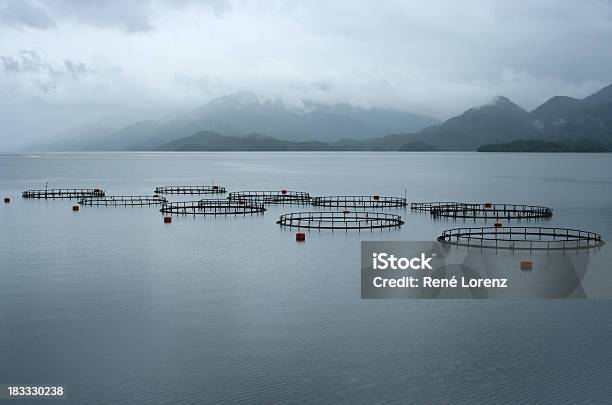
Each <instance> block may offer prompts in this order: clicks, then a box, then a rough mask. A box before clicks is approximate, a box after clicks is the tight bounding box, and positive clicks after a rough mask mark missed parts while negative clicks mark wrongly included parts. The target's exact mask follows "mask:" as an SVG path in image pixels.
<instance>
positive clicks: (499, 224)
mask: <svg viewBox="0 0 612 405" xmlns="http://www.w3.org/2000/svg"><path fill="white" fill-rule="evenodd" d="M494 226H495V227H496V228H501V227H502V226H503V225H502V223H501V222H499V221H497V222H496V223H495V225H494Z"/></svg>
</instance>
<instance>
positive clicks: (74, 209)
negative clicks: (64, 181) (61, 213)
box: [72, 205, 81, 211]
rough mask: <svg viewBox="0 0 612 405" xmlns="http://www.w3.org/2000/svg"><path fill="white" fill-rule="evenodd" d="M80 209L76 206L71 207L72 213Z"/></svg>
mask: <svg viewBox="0 0 612 405" xmlns="http://www.w3.org/2000/svg"><path fill="white" fill-rule="evenodd" d="M80 209H81V207H79V206H78V205H73V206H72V211H78V210H80Z"/></svg>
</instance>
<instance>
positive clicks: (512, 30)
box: [0, 0, 612, 147]
mask: <svg viewBox="0 0 612 405" xmlns="http://www.w3.org/2000/svg"><path fill="white" fill-rule="evenodd" d="M611 44H612V1H603V0H592V1H581V0H538V1H528V0H515V1H498V0H463V1H462V0H437V1H435V2H432V1H424V0H423V1H403V0H385V1H380V2H375V1H371V0H334V1H323V0H311V1H297V0H296V1H278V0H261V1H255V0H206V1H204V0H203V1H197V0H174V1H172V0H97V1H87V0H0V56H1V59H0V121H3V122H9V121H10V122H12V123H15V122H21V124H19V125H16V126H14V128H13V129H14V130H13V131H4V133H9V132H10V133H18V134H20V136H30V137H33V136H34V135H35V134H33V133H32V132H31V131H30V130H29V129H28V128H30V127H29V125H30V123H32V122H33V121H32V120H30V119H29V118H28V117H29V116H30V115H29V114H26V113H25V112H26V111H38V112H39V113H41V112H42V111H43V110H44V111H47V112H48V111H54V112H57V111H69V110H71V109H79V111H84V110H88V111H90V112H91V114H92V115H95V114H98V115H100V116H101V115H103V114H112V113H114V112H116V111H126V110H130V109H133V108H138V107H142V106H146V107H147V108H149V107H150V108H151V109H152V110H153V109H154V110H156V111H159V112H161V113H165V112H168V111H172V110H174V109H176V108H180V109H189V108H195V107H197V106H199V105H202V104H204V103H206V102H207V101H209V100H211V99H212V98H214V97H217V96H221V95H224V94H228V93H233V92H238V91H242V90H247V91H251V92H254V93H257V94H260V95H263V96H264V97H268V98H272V99H277V98H280V99H283V100H285V101H286V102H287V103H290V104H292V105H294V106H296V107H299V104H300V103H301V101H302V100H309V101H314V102H321V103H338V102H342V103H352V104H356V105H359V106H362V107H383V108H384V107H392V108H397V109H402V110H407V111H413V112H419V113H423V114H428V115H433V116H436V117H437V118H441V119H444V118H448V117H449V116H452V115H455V114H458V113H461V112H462V111H464V110H466V109H468V108H470V107H472V106H474V105H478V104H482V103H485V102H487V100H489V99H491V98H492V97H494V96H496V95H505V96H507V97H509V98H510V99H512V101H514V102H516V103H517V104H519V105H521V106H523V107H524V108H526V109H532V108H534V107H536V106H537V105H539V104H540V103H542V102H544V101H545V100H546V99H548V98H549V97H552V96H554V95H559V94H563V95H570V96H574V97H584V96H586V95H588V94H589V93H592V92H594V91H596V90H598V89H599V88H601V87H603V86H605V85H606V84H609V83H610V82H612V74H611V73H610V72H612V45H611ZM24 49H25V50H27V51H20V50H24ZM3 106H10V111H11V112H10V114H11V115H12V116H11V117H8V116H7V114H9V113H4V112H3V110H2V107H3ZM5 111H8V110H6V109H5ZM19 111H24V113H23V118H22V119H21V120H17V119H16V118H15V117H18V116H19ZM3 114H4V115H3ZM65 115H66V116H68V117H69V118H74V119H76V118H78V119H82V120H85V115H84V114H72V115H71V114H65ZM38 116H44V115H43V114H38ZM56 116H59V115H58V114H47V115H46V117H51V118H49V122H47V125H42V124H41V127H44V128H45V129H46V130H48V131H53V130H55V129H58V130H59V129H63V128H65V127H68V126H70V125H73V124H75V123H77V122H72V121H70V120H68V121H66V120H65V118H61V119H60V118H57V119H56V118H54V117H56ZM9 118H10V120H9ZM80 123H85V122H80ZM38 133H39V132H38ZM38 133H37V134H38ZM3 142H6V136H5V139H2V135H0V147H1V145H2V143H3Z"/></svg>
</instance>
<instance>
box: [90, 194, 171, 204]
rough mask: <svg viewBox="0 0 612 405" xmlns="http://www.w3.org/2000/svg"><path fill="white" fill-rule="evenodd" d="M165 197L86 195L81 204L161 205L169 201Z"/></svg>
mask: <svg viewBox="0 0 612 405" xmlns="http://www.w3.org/2000/svg"><path fill="white" fill-rule="evenodd" d="M167 202H168V200H166V199H165V198H164V197H160V196H148V195H111V196H104V197H84V198H82V199H81V200H80V201H79V204H81V205H88V206H104V207H136V206H148V205H161V204H165V203H167Z"/></svg>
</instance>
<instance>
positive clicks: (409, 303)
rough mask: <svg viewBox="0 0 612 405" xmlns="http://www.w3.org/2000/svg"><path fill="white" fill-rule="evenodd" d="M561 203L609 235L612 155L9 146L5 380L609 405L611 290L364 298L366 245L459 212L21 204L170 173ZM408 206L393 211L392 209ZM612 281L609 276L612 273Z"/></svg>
mask: <svg viewBox="0 0 612 405" xmlns="http://www.w3.org/2000/svg"><path fill="white" fill-rule="evenodd" d="M212 181H214V182H215V183H216V184H220V185H224V186H225V187H227V188H228V190H230V191H232V190H241V189H247V190H248V189H254V190H257V189H281V188H286V189H291V190H297V191H302V190H303V191H309V192H311V194H313V195H325V194H368V195H369V194H374V193H377V194H381V195H398V196H402V195H404V192H406V195H407V198H408V200H409V201H428V200H448V199H451V200H466V201H474V202H482V201H493V202H502V203H508V202H517V203H531V204H542V205H548V206H551V207H553V208H554V209H555V216H554V218H553V219H552V220H551V221H547V222H546V223H547V224H549V225H558V226H563V227H577V228H581V229H585V230H591V231H595V232H599V233H601V234H603V235H604V237H605V238H606V239H607V238H609V237H610V235H612V156H610V155H609V154H608V155H604V154H600V155H586V154H584V155H573V154H563V155H539V154H524V155H523V154H476V153H431V154H430V153H401V154H399V153H398V154H395V153H188V154H174V153H164V154H154V153H115V154H51V155H10V154H8V155H6V154H5V155H0V194H2V195H1V196H12V197H13V203H12V204H10V205H3V206H1V207H0V259H1V260H0V384H3V383H6V384H18V383H21V384H41V383H56V384H67V386H68V391H69V397H70V401H71V402H73V403H98V402H99V403H134V402H146V403H188V402H191V403H214V402H222V401H224V402H239V401H249V402H256V403H299V402H306V403H321V402H323V403H329V402H338V403H367V404H371V403H377V402H385V403H401V404H404V403H411V402H413V403H478V402H485V403H532V402H540V403H551V404H560V403H585V402H596V403H597V402H598V403H605V402H608V403H609V402H610V401H612V385H610V383H609V382H610V381H612V302H610V301H595V300H573V301H553V300H551V301H537V300H515V301H473V300H459V301H450V300H438V301H420V300H386V301H362V300H360V285H359V283H360V273H359V271H360V265H359V246H360V241H361V240H426V239H431V238H434V237H435V236H437V234H438V233H439V232H440V230H442V229H445V228H448V227H452V226H454V225H455V222H452V221H441V222H432V220H431V219H430V218H429V216H428V215H425V214H415V213H410V211H409V210H408V211H405V210H400V211H398V212H399V213H401V214H402V215H405V217H406V218H405V219H406V224H405V226H404V227H403V228H401V230H394V231H383V232H381V231H375V232H372V233H371V232H361V233H357V232H349V233H348V234H347V233H344V232H335V233H331V232H308V233H307V241H306V243H304V244H297V243H296V242H295V240H294V232H293V231H287V230H284V229H280V228H279V226H278V225H276V224H275V221H276V219H277V217H278V215H280V214H281V213H284V212H291V211H294V210H295V211H297V210H300V208H297V207H290V206H285V207H270V209H269V210H268V211H267V212H266V213H265V214H264V215H257V216H247V217H238V218H234V217H230V218H202V217H196V218H194V217H183V218H177V217H175V218H174V220H173V223H172V224H170V225H167V224H163V223H162V218H161V214H160V213H159V212H157V211H156V209H155V208H92V207H83V208H82V209H81V211H80V212H79V213H73V212H72V211H71V210H70V206H71V205H72V203H71V202H68V201H30V200H22V199H21V197H20V193H21V191H22V190H25V189H29V188H39V187H44V185H45V182H49V185H50V186H53V187H102V188H104V189H106V190H107V192H108V194H151V193H152V190H153V189H154V188H155V186H158V185H173V184H211V182H212ZM393 212H395V211H393ZM611 288H612V286H611Z"/></svg>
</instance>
